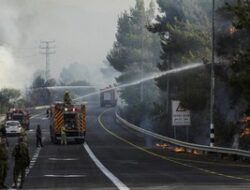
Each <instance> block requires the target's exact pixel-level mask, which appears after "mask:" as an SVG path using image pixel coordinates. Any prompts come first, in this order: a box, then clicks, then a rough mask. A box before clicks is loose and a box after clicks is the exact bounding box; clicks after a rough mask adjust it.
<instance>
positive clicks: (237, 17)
mask: <svg viewBox="0 0 250 190" xmlns="http://www.w3.org/2000/svg"><path fill="white" fill-rule="evenodd" d="M157 6H158V9H159V10H158V11H157V10H156V5H155V4H154V2H153V1H152V2H151V3H150V5H149V6H148V8H145V5H144V1H143V0H136V5H135V6H134V7H132V8H131V9H130V10H129V11H124V12H123V13H122V14H121V15H120V17H119V19H118V23H117V33H116V41H115V42H114V45H113V48H112V49H111V50H110V52H109V53H108V55H107V60H108V61H109V63H110V66H112V67H113V68H114V69H115V70H117V71H119V72H120V76H119V77H117V78H116V81H117V83H118V84H123V83H127V82H130V81H134V80H138V79H140V78H143V76H147V74H148V73H150V72H155V71H166V70H170V69H173V68H176V67H181V66H184V65H186V64H190V63H196V62H198V63H199V62H204V63H208V64H207V65H206V66H204V67H200V68H196V69H194V70H189V71H185V72H181V73H178V74H172V75H167V76H163V77H161V78H159V79H156V80H153V81H150V82H146V83H143V84H140V85H137V86H133V87H128V88H125V89H121V98H123V99H124V100H125V102H126V106H125V108H123V109H122V110H121V113H122V114H123V115H124V117H126V118H127V119H128V120H130V121H131V122H134V123H135V124H139V125H140V124H143V123H145V122H144V121H145V118H150V122H151V125H152V126H153V129H154V130H156V131H161V132H163V133H165V134H167V135H168V136H173V128H172V127H171V106H170V104H171V102H170V100H174V99H175V100H180V101H181V105H182V106H183V107H184V108H187V109H189V110H190V111H191V122H192V125H191V127H190V139H189V140H190V141H191V142H195V143H201V144H208V143H209V132H210V131H209V122H210V121H209V118H210V117H209V109H210V71H211V70H210V69H211V67H210V65H211V64H209V63H211V54H212V51H214V52H215V57H216V59H215V68H214V69H215V78H216V80H215V106H214V113H213V114H214V123H215V139H216V144H217V145H220V146H226V147H232V146H236V147H238V146H240V147H243V148H247V149H249V148H250V147H247V146H246V144H247V142H248V139H249V137H245V138H246V139H244V140H242V139H243V138H240V134H241V132H242V130H243V129H244V126H243V125H242V123H240V122H239V121H240V120H241V119H242V117H244V115H248V114H250V113H249V112H250V109H249V108H250V106H249V103H250V90H249V89H250V88H249V87H250V86H249V85H250V78H249V77H250V74H249V71H250V70H249V69H250V67H249V58H250V57H249V56H250V47H249V39H250V38H249V28H250V27H249V26H250V17H249V15H250V14H249V13H250V3H249V1H248V0H223V1H216V0H215V10H214V13H215V20H214V23H215V35H214V36H212V11H213V10H212V1H207V0H188V1H187V0H168V1H166V0H157ZM212 37H214V38H215V49H214V50H213V49H212ZM142 127H143V126H142ZM180 133H181V132H180ZM183 135H184V134H183ZM180 138H182V137H181V136H180ZM239 141H240V142H239ZM243 141H244V142H243ZM248 144H249V143H248Z"/></svg>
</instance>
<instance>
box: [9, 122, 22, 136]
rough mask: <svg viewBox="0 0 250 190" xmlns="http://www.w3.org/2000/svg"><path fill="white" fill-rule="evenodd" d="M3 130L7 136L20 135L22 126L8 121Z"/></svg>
mask: <svg viewBox="0 0 250 190" xmlns="http://www.w3.org/2000/svg"><path fill="white" fill-rule="evenodd" d="M5 128H6V133H7V135H10V134H15V135H20V133H21V129H22V126H21V123H20V122H19V121H14V120H10V121H6V123H5Z"/></svg>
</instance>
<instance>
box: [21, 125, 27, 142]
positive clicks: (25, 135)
mask: <svg viewBox="0 0 250 190" xmlns="http://www.w3.org/2000/svg"><path fill="white" fill-rule="evenodd" d="M20 137H21V138H22V139H23V141H24V142H25V143H28V137H27V132H26V129H25V127H23V126H22V127H21V132H20Z"/></svg>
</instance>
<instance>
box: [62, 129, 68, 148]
mask: <svg viewBox="0 0 250 190" xmlns="http://www.w3.org/2000/svg"><path fill="white" fill-rule="evenodd" d="M61 144H67V139H66V128H65V126H62V128H61Z"/></svg>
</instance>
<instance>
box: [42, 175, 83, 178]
mask: <svg viewBox="0 0 250 190" xmlns="http://www.w3.org/2000/svg"><path fill="white" fill-rule="evenodd" d="M43 176H44V177H62V178H79V177H87V175H51V174H49V175H43Z"/></svg>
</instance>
